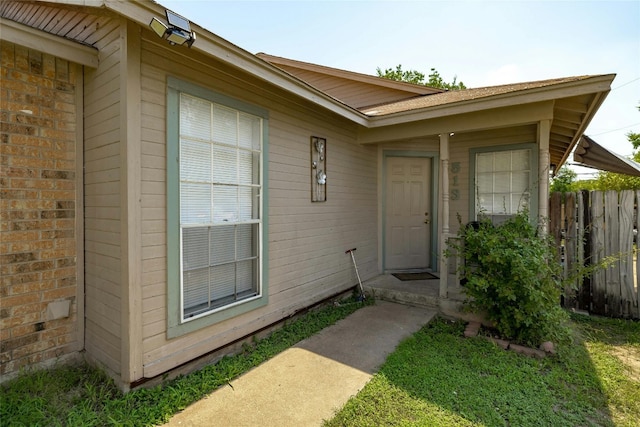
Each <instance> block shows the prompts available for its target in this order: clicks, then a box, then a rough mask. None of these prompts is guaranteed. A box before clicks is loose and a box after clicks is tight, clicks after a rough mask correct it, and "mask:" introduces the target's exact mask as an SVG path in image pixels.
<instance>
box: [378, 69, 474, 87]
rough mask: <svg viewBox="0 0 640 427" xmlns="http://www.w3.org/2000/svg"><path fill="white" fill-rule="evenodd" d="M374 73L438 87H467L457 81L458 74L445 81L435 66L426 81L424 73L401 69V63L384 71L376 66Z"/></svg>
mask: <svg viewBox="0 0 640 427" xmlns="http://www.w3.org/2000/svg"><path fill="white" fill-rule="evenodd" d="M376 73H377V75H378V77H382V78H384V79H389V80H395V81H398V82H406V83H413V84H415V85H423V86H429V87H434V88H438V89H446V90H460V89H466V88H467V87H466V86H465V85H464V83H462V82H458V76H453V81H452V82H451V83H448V82H445V81H444V80H443V78H442V76H440V73H439V72H438V71H437V70H436V69H435V68H432V69H431V74H429V75H428V76H427V77H429V80H428V81H426V82H425V75H424V73H421V72H420V71H416V70H408V71H405V70H403V69H402V65H398V66H397V67H396V68H395V69H393V68H387V69H386V70H384V71H382V69H381V68H380V67H378V68H376Z"/></svg>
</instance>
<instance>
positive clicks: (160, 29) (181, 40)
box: [149, 10, 196, 47]
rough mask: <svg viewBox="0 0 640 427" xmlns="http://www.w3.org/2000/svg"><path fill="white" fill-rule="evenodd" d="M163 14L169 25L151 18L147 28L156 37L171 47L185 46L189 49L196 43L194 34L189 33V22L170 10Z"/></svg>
mask: <svg viewBox="0 0 640 427" xmlns="http://www.w3.org/2000/svg"><path fill="white" fill-rule="evenodd" d="M165 14H166V16H167V22H168V23H169V25H166V24H165V23H164V22H162V21H160V20H159V19H158V18H152V19H151V22H150V23H149V27H151V29H152V30H153V32H154V33H156V34H157V35H158V37H160V38H163V39H166V40H167V41H168V42H169V43H171V44H172V45H179V46H182V45H184V44H186V45H187V46H188V47H191V45H193V42H195V41H196V33H194V32H193V31H191V24H190V23H189V20H188V19H187V18H185V17H183V16H180V15H178V14H177V13H173V12H171V11H170V10H165Z"/></svg>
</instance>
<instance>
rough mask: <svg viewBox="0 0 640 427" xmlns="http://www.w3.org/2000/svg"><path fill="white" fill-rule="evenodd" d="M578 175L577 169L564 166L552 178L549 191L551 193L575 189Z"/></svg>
mask: <svg viewBox="0 0 640 427" xmlns="http://www.w3.org/2000/svg"><path fill="white" fill-rule="evenodd" d="M577 177H578V174H577V173H576V172H575V171H573V170H571V169H569V168H568V167H567V166H563V167H561V168H560V170H559V171H558V173H557V174H556V176H555V177H553V179H552V180H551V186H550V187H549V191H550V192H551V193H555V192H561V193H568V192H571V191H575V182H576V178H577Z"/></svg>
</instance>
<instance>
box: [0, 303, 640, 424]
mask: <svg viewBox="0 0 640 427" xmlns="http://www.w3.org/2000/svg"><path fill="white" fill-rule="evenodd" d="M361 306H362V304H361V303H358V302H355V301H353V300H352V301H350V302H346V303H343V304H341V305H340V306H329V307H324V308H322V309H319V310H314V311H312V312H310V313H308V314H307V315H305V316H303V317H301V318H299V319H297V320H296V321H292V322H290V323H289V324H287V325H286V326H285V327H284V328H282V329H279V330H277V331H276V332H274V333H273V334H272V335H270V336H269V337H267V338H265V339H262V340H259V341H257V342H256V343H255V345H252V346H246V348H245V351H244V352H243V353H241V354H239V355H236V356H233V357H225V358H224V359H222V360H221V361H219V362H218V363H216V364H215V365H211V366H208V367H206V368H204V369H202V370H200V371H198V372H194V373H193V374H190V375H188V376H183V377H180V378H177V379H174V380H170V381H167V382H165V383H164V384H163V385H161V386H157V387H153V388H149V389H140V390H135V391H133V392H131V393H129V394H127V395H122V394H121V393H120V392H119V391H118V389H117V388H116V387H115V386H114V385H113V382H112V381H110V380H109V379H108V378H107V377H106V376H105V375H104V374H103V373H101V372H100V371H98V370H95V369H92V368H90V367H88V366H81V367H60V368H57V369H53V370H48V371H37V372H28V373H25V374H23V375H22V376H20V377H19V378H17V379H16V380H14V381H11V382H10V383H8V384H4V385H2V386H0V425H2V426H3V427H4V426H38V425H47V426H57V425H70V426H103V425H116V426H122V425H125V426H127V425H128V426H143V425H157V424H161V423H163V422H165V421H167V420H168V419H169V418H170V417H171V415H173V414H175V413H176V412H178V411H180V410H181V409H183V408H185V407H186V406H188V405H189V404H191V403H192V402H194V401H196V400H198V399H201V398H202V397H204V396H205V395H207V394H208V393H210V392H211V391H213V390H215V389H216V388H218V387H220V386H222V385H224V384H227V383H228V382H229V381H230V380H231V379H233V378H235V377H237V376H239V375H240V374H242V373H244V372H246V371H248V370H249V369H251V368H252V367H254V366H257V365H258V364H260V363H262V362H264V361H265V360H267V359H269V358H270V357H273V356H274V355H275V354H277V353H279V352H281V351H283V350H285V349H286V348H288V347H290V346H291V345H293V344H295V343H296V342H298V341H300V340H301V339H304V338H306V337H308V336H310V335H312V334H314V333H316V332H318V331H319V330H320V329H322V328H324V327H326V326H329V325H331V324H333V323H335V322H336V321H337V320H339V319H341V318H343V317H346V316H347V315H349V314H351V313H352V312H353V311H355V310H357V309H358V308H360V307H361ZM571 325H572V328H573V329H574V331H575V341H574V343H573V344H571V345H567V346H565V347H563V348H561V349H560V352H559V354H558V355H557V356H553V357H548V358H546V359H544V360H539V359H532V358H529V357H526V356H521V355H517V354H515V353H513V352H510V351H504V350H502V349H499V348H498V347H496V346H495V345H493V344H491V343H489V342H488V341H486V340H484V339H482V338H471V339H469V338H467V339H465V338H462V331H463V329H464V324H463V323H460V322H450V321H446V320H442V319H436V320H434V321H433V322H431V323H430V324H429V325H427V326H426V327H425V328H423V329H422V330H421V331H419V332H417V333H416V334H415V335H414V336H412V337H411V338H409V339H407V340H406V341H405V342H403V343H402V344H401V345H400V346H399V347H398V349H397V350H396V351H395V352H394V353H393V354H391V355H390V356H389V358H388V359H387V361H386V363H385V364H384V365H383V367H382V368H381V370H380V372H379V373H378V374H376V375H375V376H374V378H373V379H372V380H371V382H370V383H369V384H368V385H367V386H366V387H365V388H364V389H363V390H362V391H361V392H360V393H359V394H358V395H357V396H355V397H354V398H352V399H351V400H350V401H349V402H348V403H347V404H346V405H345V407H344V408H343V409H342V410H341V411H340V412H339V413H338V414H337V415H336V417H335V418H334V419H332V420H330V421H327V422H326V426H408V425H415V426H476V425H477V426H480V425H482V426H503V425H511V426H543V425H546V426H563V425H567V426H588V425H597V426H613V425H618V426H638V420H640V323H639V322H629V321H619V320H609V319H596V318H588V317H573V319H572V322H571ZM283 427H284V426H283Z"/></svg>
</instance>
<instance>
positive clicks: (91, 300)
mask: <svg viewBox="0 0 640 427" xmlns="http://www.w3.org/2000/svg"><path fill="white" fill-rule="evenodd" d="M110 28H111V31H109V32H105V33H103V34H102V35H103V37H104V38H103V39H101V40H99V41H97V42H96V43H98V44H99V46H100V66H99V67H98V69H96V70H91V69H85V87H84V93H85V122H84V134H85V147H84V148H85V151H84V158H85V174H84V181H85V188H84V191H85V300H86V301H85V303H86V311H85V315H86V331H85V332H86V341H85V346H86V349H87V353H88V354H90V355H91V357H92V358H95V359H97V360H98V361H99V362H100V363H103V364H104V365H105V366H106V367H107V368H108V369H109V370H110V371H112V372H114V373H119V372H120V368H121V366H120V364H121V324H120V319H121V315H120V314H121V296H122V295H121V262H122V259H121V246H120V242H121V232H120V230H121V225H120V221H121V214H120V212H121V211H120V208H121V202H120V143H119V140H120V133H119V132H120V102H119V101H120V88H119V80H120V73H119V64H120V38H119V36H120V32H119V30H118V28H117V27H116V28H114V27H110Z"/></svg>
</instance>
